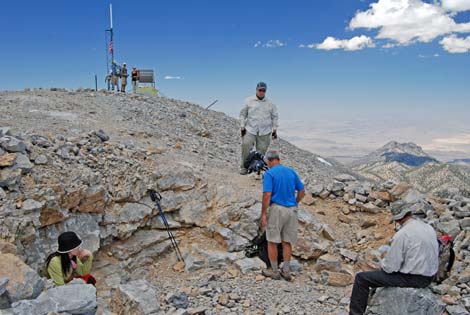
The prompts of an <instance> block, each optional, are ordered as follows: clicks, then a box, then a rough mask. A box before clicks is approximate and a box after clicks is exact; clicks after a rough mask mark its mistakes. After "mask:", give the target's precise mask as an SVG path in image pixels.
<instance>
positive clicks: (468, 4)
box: [442, 0, 470, 12]
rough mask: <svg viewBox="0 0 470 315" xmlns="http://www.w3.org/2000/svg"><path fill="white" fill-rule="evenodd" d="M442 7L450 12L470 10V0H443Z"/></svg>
mask: <svg viewBox="0 0 470 315" xmlns="http://www.w3.org/2000/svg"><path fill="white" fill-rule="evenodd" d="M442 7H443V8H445V9H448V10H450V11H456V12H457V11H467V10H470V1H469V0H442Z"/></svg>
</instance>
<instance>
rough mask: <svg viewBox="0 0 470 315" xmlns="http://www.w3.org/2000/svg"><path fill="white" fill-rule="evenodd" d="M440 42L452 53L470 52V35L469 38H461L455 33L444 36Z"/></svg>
mask: <svg viewBox="0 0 470 315" xmlns="http://www.w3.org/2000/svg"><path fill="white" fill-rule="evenodd" d="M439 44H441V45H442V47H443V48H444V49H445V50H446V51H448V52H450V53H452V54H458V53H460V54H463V53H467V52H470V36H468V37H467V38H460V37H457V36H455V35H451V36H447V37H444V38H443V39H442V40H441V41H440V42H439Z"/></svg>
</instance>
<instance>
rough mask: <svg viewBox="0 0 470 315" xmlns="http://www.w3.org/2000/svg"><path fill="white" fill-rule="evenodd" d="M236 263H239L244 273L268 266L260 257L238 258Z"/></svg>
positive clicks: (238, 265)
mask: <svg viewBox="0 0 470 315" xmlns="http://www.w3.org/2000/svg"><path fill="white" fill-rule="evenodd" d="M235 265H237V267H238V268H239V269H240V271H241V272H242V273H243V274H247V273H249V272H258V271H260V270H261V269H262V268H266V264H265V263H264V262H263V261H262V260H261V259H259V258H258V257H255V258H244V259H240V260H237V261H236V262H235Z"/></svg>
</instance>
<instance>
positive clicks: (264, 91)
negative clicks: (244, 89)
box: [258, 89, 266, 93]
mask: <svg viewBox="0 0 470 315" xmlns="http://www.w3.org/2000/svg"><path fill="white" fill-rule="evenodd" d="M258 92H263V93H266V90H265V89H259V90H258Z"/></svg>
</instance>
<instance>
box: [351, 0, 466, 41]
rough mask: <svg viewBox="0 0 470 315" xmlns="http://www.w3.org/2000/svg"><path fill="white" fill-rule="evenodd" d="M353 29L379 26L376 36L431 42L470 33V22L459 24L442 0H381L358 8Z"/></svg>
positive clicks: (352, 24)
mask: <svg viewBox="0 0 470 315" xmlns="http://www.w3.org/2000/svg"><path fill="white" fill-rule="evenodd" d="M456 2H462V1H456ZM468 2H469V1H468V0H467V1H466V3H468ZM349 28H350V29H351V30H355V29H358V28H366V29H379V32H378V34H377V36H376V38H378V39H388V40H392V41H396V42H398V43H399V44H401V45H409V44H411V43H413V42H415V41H419V42H425V43H427V42H430V41H432V40H434V39H435V38H436V37H439V36H444V35H448V34H451V33H467V32H469V33H470V23H456V22H455V20H454V19H453V14H452V13H449V12H448V11H447V10H446V9H445V8H443V7H442V6H441V5H440V3H439V2H433V3H426V2H423V1H421V0H378V1H377V2H374V3H372V4H371V5H370V8H369V9H368V10H367V11H358V12H357V13H356V15H355V16H354V17H353V19H352V20H351V21H350V23H349Z"/></svg>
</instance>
